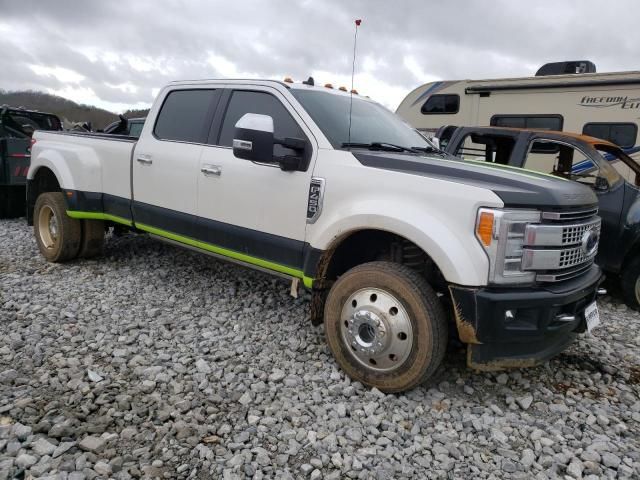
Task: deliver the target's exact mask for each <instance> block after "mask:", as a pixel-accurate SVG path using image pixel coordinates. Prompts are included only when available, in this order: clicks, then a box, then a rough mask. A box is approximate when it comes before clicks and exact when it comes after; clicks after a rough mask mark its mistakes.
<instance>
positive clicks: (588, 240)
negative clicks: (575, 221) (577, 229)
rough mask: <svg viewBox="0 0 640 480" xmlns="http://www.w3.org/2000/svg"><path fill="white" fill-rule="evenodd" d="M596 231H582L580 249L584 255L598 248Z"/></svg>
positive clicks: (589, 254)
mask: <svg viewBox="0 0 640 480" xmlns="http://www.w3.org/2000/svg"><path fill="white" fill-rule="evenodd" d="M598 238H599V235H598V232H597V231H596V230H595V229H591V230H588V231H586V232H584V235H583V236H582V251H583V252H584V254H585V255H586V256H591V255H592V254H593V253H595V251H596V249H597V248H598Z"/></svg>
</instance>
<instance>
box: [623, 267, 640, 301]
mask: <svg viewBox="0 0 640 480" xmlns="http://www.w3.org/2000/svg"><path fill="white" fill-rule="evenodd" d="M620 287H621V288H622V295H623V296H624V301H625V303H626V304H627V306H628V307H629V308H633V309H634V310H640V257H636V258H634V259H633V260H631V262H630V263H629V264H628V265H627V266H626V267H625V268H624V270H623V271H622V275H621V276H620Z"/></svg>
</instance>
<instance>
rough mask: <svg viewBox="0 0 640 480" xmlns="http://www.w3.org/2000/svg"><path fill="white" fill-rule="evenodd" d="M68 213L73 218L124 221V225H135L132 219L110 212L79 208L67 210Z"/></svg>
mask: <svg viewBox="0 0 640 480" xmlns="http://www.w3.org/2000/svg"><path fill="white" fill-rule="evenodd" d="M67 215H68V216H70V217H71V218H77V219H86V220H106V221H109V222H116V223H122V224H124V225H128V226H129V227H130V226H131V225H133V224H132V222H131V220H128V219H126V218H122V217H118V216H117V215H111V214H110V213H101V212H80V211H78V210H67Z"/></svg>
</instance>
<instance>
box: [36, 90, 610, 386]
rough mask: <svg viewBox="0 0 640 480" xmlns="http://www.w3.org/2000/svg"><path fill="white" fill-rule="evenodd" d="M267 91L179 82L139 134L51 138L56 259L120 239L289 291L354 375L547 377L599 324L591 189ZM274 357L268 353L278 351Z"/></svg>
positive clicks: (350, 101)
mask: <svg viewBox="0 0 640 480" xmlns="http://www.w3.org/2000/svg"><path fill="white" fill-rule="evenodd" d="M312 84H313V82H312V81H311V79H310V80H309V81H307V82H304V83H303V84H292V83H284V82H277V81H259V80H206V81H183V82H175V83H171V84H169V85H168V86H166V87H165V88H164V89H163V90H162V91H161V92H160V93H159V95H158V98H157V100H156V102H155V103H154V105H153V107H152V108H151V111H150V112H149V116H148V118H147V120H146V122H145V124H144V127H143V129H142V133H141V135H140V138H139V139H137V138H132V137H128V136H120V135H105V134H91V133H70V132H40V131H39V132H36V134H35V136H34V139H35V142H34V144H33V147H32V155H33V157H32V162H31V168H30V170H29V173H28V195H27V202H28V221H29V222H32V223H33V225H34V232H35V237H36V240H37V243H38V246H39V248H40V251H41V252H42V254H43V255H44V257H45V258H46V259H47V260H49V261H53V262H61V261H65V260H70V259H73V258H76V257H91V256H95V255H97V254H98V253H100V251H101V248H102V245H103V242H104V238H105V227H107V226H110V225H114V224H115V225H121V226H124V227H125V228H129V229H131V230H132V231H135V232H142V233H148V234H149V235H152V236H153V237H155V238H157V239H160V240H164V241H167V242H170V243H173V244H176V245H182V246H185V247H190V248H193V249H196V250H198V251H201V252H203V253H208V254H211V255H214V256H217V257H223V258H226V259H229V260H232V261H235V262H239V263H242V264H244V265H247V266H252V267H255V268H257V269H260V270H264V271H268V272H271V273H274V274H276V275H282V276H285V277H287V278H290V279H292V282H293V284H292V287H294V286H296V285H297V282H302V284H303V285H304V286H305V287H307V288H308V289H310V290H311V291H312V301H311V320H312V322H313V323H315V324H319V323H321V322H323V321H324V325H325V332H326V337H327V341H328V344H329V348H330V350H331V352H332V353H333V355H334V356H335V359H336V361H337V362H338V364H339V365H340V366H341V367H342V368H343V369H344V370H345V371H346V372H347V373H348V374H349V375H350V376H351V377H352V378H354V379H356V380H359V381H361V382H363V383H365V384H367V385H371V386H375V387H378V388H379V389H381V390H384V391H387V392H393V391H401V390H405V389H408V388H411V387H413V386H415V385H417V384H419V383H420V382H422V381H424V380H426V379H428V378H429V377H430V376H432V375H433V373H434V372H435V371H436V369H437V368H438V366H439V365H440V363H441V361H442V359H443V356H444V353H445V348H446V345H447V340H448V330H449V328H450V327H451V330H452V333H454V332H455V333H456V334H457V337H458V338H459V340H460V341H462V342H463V343H465V344H467V348H468V355H467V360H468V363H469V365H471V366H472V367H475V368H480V369H482V368H484V369H495V368H504V367H509V366H529V365H534V364H537V363H539V362H540V361H543V360H545V359H547V358H549V357H550V356H552V355H553V354H555V353H557V352H559V351H561V350H562V349H563V348H565V347H566V346H567V345H568V344H569V343H570V342H571V340H572V339H573V338H574V337H575V336H576V334H578V333H581V332H584V331H587V330H590V329H591V328H592V327H593V326H595V325H596V324H597V323H598V322H599V318H598V311H597V306H596V303H595V300H596V296H597V293H598V287H599V284H600V282H601V280H602V274H601V272H600V270H599V268H598V267H597V266H596V265H595V264H594V261H593V260H594V257H595V255H596V253H597V248H598V238H599V230H600V219H599V218H598V216H597V206H598V201H597V198H596V196H595V195H594V193H593V191H592V190H591V189H589V188H588V187H586V186H584V185H580V184H578V183H575V182H570V181H565V180H563V179H559V178H554V177H552V176H549V175H544V174H537V173H531V172H525V171H522V170H518V169H512V168H508V167H504V166H499V165H488V164H484V163H481V162H467V161H463V160H460V159H456V158H455V157H452V156H449V155H447V154H445V153H443V152H441V151H440V150H438V149H437V148H435V147H434V146H433V145H432V144H430V143H429V142H428V141H427V140H426V139H425V138H424V137H422V136H421V135H420V134H419V133H417V132H416V131H414V130H413V129H412V128H411V127H409V126H408V125H406V124H405V123H404V122H402V120H400V119H399V117H397V116H396V115H394V114H393V113H391V112H389V111H388V110H387V109H385V108H383V107H382V106H380V105H379V104H377V103H375V102H374V101H372V100H369V99H368V98H363V97H361V96H358V95H356V94H350V93H347V92H342V91H338V90H333V89H330V88H324V87H316V86H313V85H312ZM267 341H268V340H267Z"/></svg>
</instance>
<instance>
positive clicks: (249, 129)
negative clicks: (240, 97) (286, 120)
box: [233, 113, 275, 163]
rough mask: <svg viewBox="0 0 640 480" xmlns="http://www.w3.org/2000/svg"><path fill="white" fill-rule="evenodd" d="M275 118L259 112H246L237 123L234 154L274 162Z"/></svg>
mask: <svg viewBox="0 0 640 480" xmlns="http://www.w3.org/2000/svg"><path fill="white" fill-rule="evenodd" d="M274 144H275V138H274V137H273V118H271V117H270V116H269V115H260V114H258V113H245V114H244V115H243V116H242V117H241V118H240V120H238V122H237V123H236V130H235V133H234V135H233V154H234V155H235V156H236V157H238V158H242V159H243V160H250V161H252V162H263V163H273V146H274Z"/></svg>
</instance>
